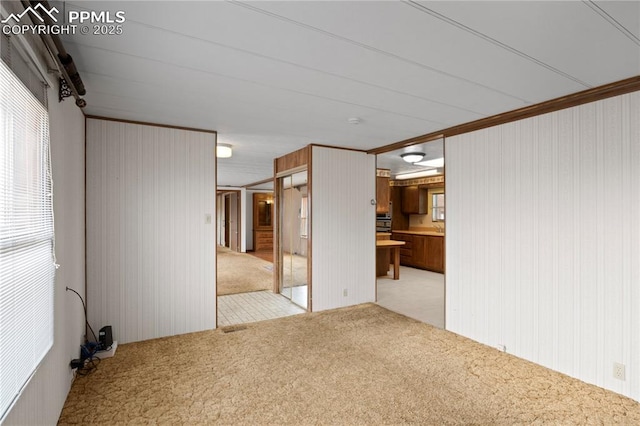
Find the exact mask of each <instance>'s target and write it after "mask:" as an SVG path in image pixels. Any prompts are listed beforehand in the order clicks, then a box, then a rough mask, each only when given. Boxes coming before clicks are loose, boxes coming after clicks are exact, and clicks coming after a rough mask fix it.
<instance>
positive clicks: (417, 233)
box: [391, 230, 444, 237]
mask: <svg viewBox="0 0 640 426" xmlns="http://www.w3.org/2000/svg"><path fill="white" fill-rule="evenodd" d="M391 232H394V233H397V234H408V235H429V236H431V237H444V232H434V231H411V230H405V231H395V230H394V231H391Z"/></svg>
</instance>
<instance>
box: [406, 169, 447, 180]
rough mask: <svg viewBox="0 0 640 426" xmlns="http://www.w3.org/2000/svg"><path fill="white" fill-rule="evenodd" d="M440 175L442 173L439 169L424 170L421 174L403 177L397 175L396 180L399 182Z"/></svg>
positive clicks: (407, 174)
mask: <svg viewBox="0 0 640 426" xmlns="http://www.w3.org/2000/svg"><path fill="white" fill-rule="evenodd" d="M440 173H441V172H440V171H439V170H438V169H432V170H423V171H420V172H411V173H403V174H401V175H396V179H398V180H403V179H414V178H421V177H427V176H433V175H438V174H440Z"/></svg>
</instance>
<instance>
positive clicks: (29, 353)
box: [0, 61, 55, 423]
mask: <svg viewBox="0 0 640 426" xmlns="http://www.w3.org/2000/svg"><path fill="white" fill-rule="evenodd" d="M54 274H55V268H54V257H53V211H52V194H51V179H50V169H49V118H48V114H47V110H46V109H45V108H44V107H43V106H42V104H40V102H38V100H36V98H35V97H34V96H33V95H32V94H31V92H30V91H29V90H27V89H26V88H25V86H24V84H22V82H21V81H20V80H18V78H17V77H16V76H15V75H14V74H13V72H12V71H11V70H9V68H8V67H7V66H6V65H5V63H4V62H3V61H0V423H1V422H2V419H3V418H4V416H5V415H6V414H7V412H8V410H9V409H10V408H11V406H12V404H13V403H14V402H15V400H16V398H17V397H18V396H19V395H20V392H21V391H22V389H23V388H24V386H25V384H26V383H27V382H28V381H29V379H30V377H31V376H32V374H33V373H34V372H35V370H36V368H37V367H38V365H39V363H40V361H42V359H43V358H44V356H45V355H46V354H47V352H48V351H49V349H50V348H51V346H52V345H53V289H54V286H53V282H54Z"/></svg>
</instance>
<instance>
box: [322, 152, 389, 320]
mask: <svg viewBox="0 0 640 426" xmlns="http://www.w3.org/2000/svg"><path fill="white" fill-rule="evenodd" d="M312 149H313V151H312V168H311V174H312V176H311V185H312V187H311V188H312V189H311V226H312V231H311V236H312V240H311V244H312V250H311V252H312V274H313V280H312V298H313V311H314V312H315V311H322V310H325V309H333V308H338V307H342V306H349V305H355V304H358V303H364V302H373V301H375V289H376V277H375V266H376V263H375V259H376V252H375V244H376V231H375V217H376V206H375V205H372V204H371V200H372V199H373V200H375V198H376V187H375V179H376V168H375V156H374V155H370V154H366V153H363V152H357V151H349V150H341V149H332V148H325V147H318V146H313V147H312ZM345 290H346V293H347V295H346V296H345Z"/></svg>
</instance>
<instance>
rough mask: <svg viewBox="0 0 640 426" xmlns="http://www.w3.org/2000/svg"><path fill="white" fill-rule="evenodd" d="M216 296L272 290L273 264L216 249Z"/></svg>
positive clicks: (249, 256)
mask: <svg viewBox="0 0 640 426" xmlns="http://www.w3.org/2000/svg"><path fill="white" fill-rule="evenodd" d="M217 285H218V291H217V293H218V296H222V295H225V294H238V293H248V292H250V291H261V290H271V289H273V264H272V263H269V262H267V261H265V260H262V259H260V258H257V257H255V256H251V255H249V254H246V253H238V252H234V251H231V250H229V249H228V248H226V247H218V279H217Z"/></svg>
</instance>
